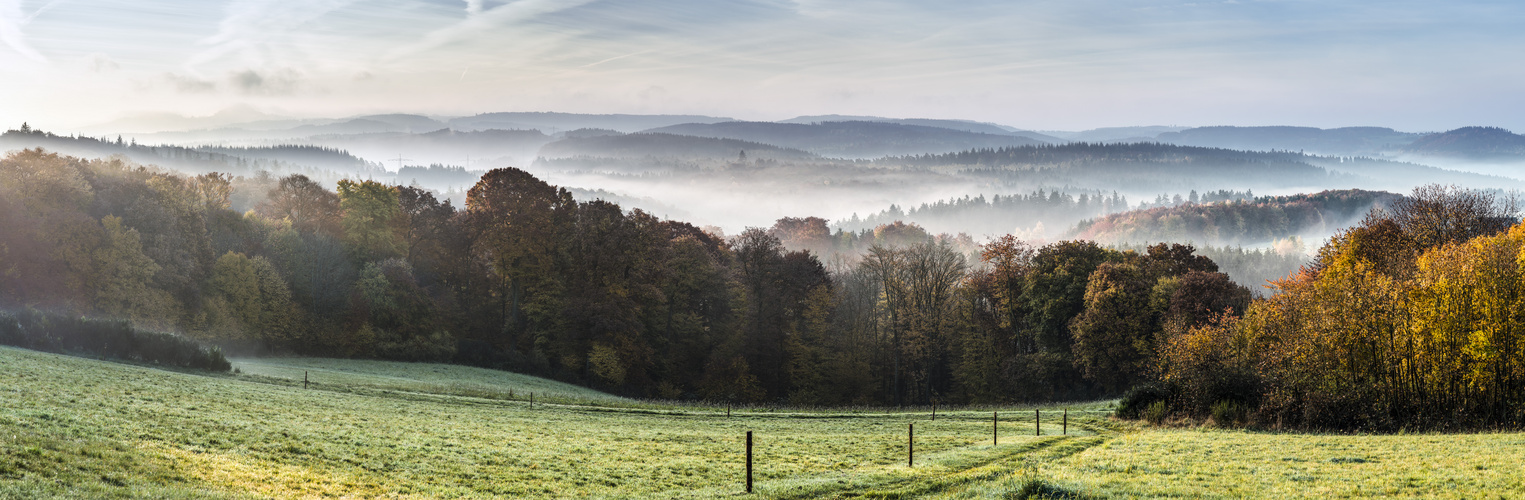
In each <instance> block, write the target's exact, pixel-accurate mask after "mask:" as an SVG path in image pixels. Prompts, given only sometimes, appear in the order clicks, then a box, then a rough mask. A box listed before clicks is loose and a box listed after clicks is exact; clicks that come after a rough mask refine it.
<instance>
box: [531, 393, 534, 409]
mask: <svg viewBox="0 0 1525 500" xmlns="http://www.w3.org/2000/svg"><path fill="white" fill-rule="evenodd" d="M534 407H535V393H534V391H531V392H530V408H534Z"/></svg>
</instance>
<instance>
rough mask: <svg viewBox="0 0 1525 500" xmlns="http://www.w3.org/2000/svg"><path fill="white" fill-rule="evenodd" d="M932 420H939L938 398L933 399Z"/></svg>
mask: <svg viewBox="0 0 1525 500" xmlns="http://www.w3.org/2000/svg"><path fill="white" fill-rule="evenodd" d="M932 421H934V422H936V421H937V400H935V399H934V400H932Z"/></svg>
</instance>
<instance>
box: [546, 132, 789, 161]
mask: <svg viewBox="0 0 1525 500" xmlns="http://www.w3.org/2000/svg"><path fill="white" fill-rule="evenodd" d="M743 151H745V152H746V157H747V158H750V159H754V160H756V159H808V158H814V157H815V155H813V154H810V153H809V152H806V151H801V150H798V149H789V148H782V147H778V146H774V145H770V144H761V143H757V142H751V141H744V140H738V139H722V138H713V137H696V136H689V135H676V134H665V133H647V132H642V133H637V134H609V135H597V136H584V137H567V138H565V139H562V140H559V141H556V142H553V143H550V144H546V145H545V147H542V148H541V149H540V156H541V157H542V158H546V159H556V158H574V157H593V158H647V157H653V158H716V159H739V158H740V157H741V156H742V152H743Z"/></svg>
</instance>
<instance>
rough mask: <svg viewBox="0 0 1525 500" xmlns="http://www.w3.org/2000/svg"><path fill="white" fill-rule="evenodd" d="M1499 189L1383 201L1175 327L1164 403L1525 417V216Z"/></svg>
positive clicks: (1143, 410) (1365, 417)
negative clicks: (1248, 288) (1286, 267)
mask: <svg viewBox="0 0 1525 500" xmlns="http://www.w3.org/2000/svg"><path fill="white" fill-rule="evenodd" d="M1518 223H1519V217H1518V212H1517V209H1516V207H1515V206H1514V205H1513V203H1511V202H1510V200H1508V199H1499V198H1497V197H1495V196H1493V195H1491V194H1488V193H1486V192H1479V191H1467V190H1460V189H1455V188H1446V187H1440V186H1430V187H1425V188H1420V189H1416V190H1415V192H1414V194H1413V195H1412V196H1409V197H1405V198H1402V199H1399V200H1396V201H1395V202H1394V203H1393V207H1391V209H1390V210H1384V211H1376V212H1373V213H1372V214H1370V215H1369V216H1368V217H1367V218H1366V219H1365V220H1364V221H1362V222H1361V224H1359V225H1358V226H1356V227H1353V228H1351V229H1349V230H1346V231H1342V232H1341V233H1340V234H1339V235H1337V236H1336V237H1335V238H1333V239H1332V240H1331V241H1330V242H1329V244H1327V245H1325V246H1324V247H1323V248H1321V249H1320V250H1319V253H1318V257H1317V259H1316V260H1315V261H1314V262H1313V263H1312V264H1311V265H1309V266H1308V267H1306V268H1304V269H1302V270H1301V271H1299V272H1297V273H1295V274H1293V275H1291V276H1288V277H1286V278H1285V279H1283V280H1280V281H1278V282H1277V283H1276V287H1277V288H1278V289H1279V291H1280V293H1277V294H1275V295H1273V296H1271V297H1269V298H1267V299H1264V300H1257V301H1255V302H1254V303H1253V304H1252V305H1251V306H1250V308H1249V309H1248V310H1247V312H1246V313H1245V314H1244V315H1243V316H1242V317H1235V316H1224V317H1222V318H1219V319H1215V320H1213V321H1210V322H1208V323H1207V324H1206V325H1203V326H1201V327H1198V328H1192V329H1189V330H1188V332H1187V333H1186V334H1184V335H1178V336H1175V337H1173V338H1171V339H1169V340H1168V341H1166V342H1165V344H1164V345H1162V346H1161V348H1160V351H1159V359H1158V363H1159V365H1158V369H1159V373H1160V377H1161V382H1159V383H1156V384H1152V385H1147V386H1143V387H1140V388H1139V390H1137V391H1135V392H1134V393H1133V394H1130V396H1129V397H1128V398H1127V399H1125V405H1126V406H1127V408H1125V410H1127V412H1128V413H1136V414H1141V415H1143V416H1146V417H1151V418H1168V417H1169V416H1171V415H1197V416H1204V417H1206V416H1209V415H1210V416H1211V418H1213V419H1216V420H1219V421H1220V422H1224V421H1227V422H1230V423H1232V422H1248V423H1251V424H1258V425H1264V426H1270V427H1292V428H1314V429H1365V430H1378V431H1393V430H1399V429H1404V428H1410V429H1417V428H1449V429H1463V428H1469V429H1476V428H1498V427H1518V426H1519V425H1521V424H1522V423H1525V335H1521V332H1522V331H1525V317H1522V316H1521V311H1525V302H1522V301H1525V293H1522V291H1525V281H1522V277H1525V273H1522V271H1525V268H1522V267H1521V266H1522V263H1521V261H1520V258H1519V257H1520V255H1521V251H1522V250H1525V226H1522V225H1518Z"/></svg>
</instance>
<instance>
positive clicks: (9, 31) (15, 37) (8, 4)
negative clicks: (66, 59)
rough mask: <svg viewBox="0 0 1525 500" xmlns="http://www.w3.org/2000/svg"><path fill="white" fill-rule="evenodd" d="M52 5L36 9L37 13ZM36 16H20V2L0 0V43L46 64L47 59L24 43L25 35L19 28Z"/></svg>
mask: <svg viewBox="0 0 1525 500" xmlns="http://www.w3.org/2000/svg"><path fill="white" fill-rule="evenodd" d="M53 3H58V2H53ZM52 5H53V4H48V5H44V6H43V8H42V9H38V13H40V12H42V10H43V9H47V8H48V7H49V6H52ZM36 16H37V13H33V14H32V15H31V16H23V15H21V0H0V42H5V45H6V46H8V47H10V48H11V50H14V51H16V52H17V53H19V54H21V55H22V56H24V57H26V58H27V59H31V60H33V61H37V62H47V61H48V58H47V57H44V56H43V55H42V53H40V52H37V49H34V48H32V46H31V45H28V44H27V43H26V35H23V34H22V33H21V26H22V25H24V24H26V23H27V22H29V21H31V20H32V18H33V17H36Z"/></svg>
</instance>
